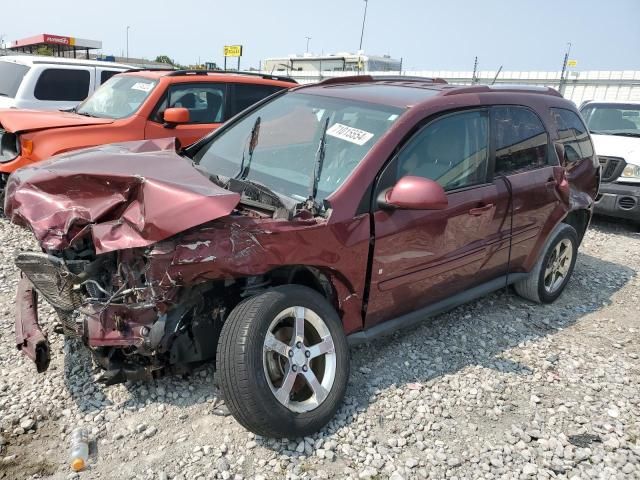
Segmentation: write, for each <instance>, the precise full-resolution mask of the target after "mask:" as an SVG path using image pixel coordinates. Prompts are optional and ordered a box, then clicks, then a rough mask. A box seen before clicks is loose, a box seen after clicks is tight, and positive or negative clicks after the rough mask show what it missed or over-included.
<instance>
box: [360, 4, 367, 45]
mask: <svg viewBox="0 0 640 480" xmlns="http://www.w3.org/2000/svg"><path fill="white" fill-rule="evenodd" d="M368 5H369V0H364V17H363V18H362V32H361V33H360V48H359V49H358V50H362V39H363V38H364V24H365V22H366V21H367V6H368Z"/></svg>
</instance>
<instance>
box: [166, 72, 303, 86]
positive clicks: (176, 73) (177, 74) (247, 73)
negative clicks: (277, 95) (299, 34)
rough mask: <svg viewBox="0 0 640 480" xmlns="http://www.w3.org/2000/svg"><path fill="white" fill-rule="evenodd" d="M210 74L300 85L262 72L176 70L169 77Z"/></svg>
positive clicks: (291, 80) (291, 79) (288, 79)
mask: <svg viewBox="0 0 640 480" xmlns="http://www.w3.org/2000/svg"><path fill="white" fill-rule="evenodd" d="M210 73H218V74H234V75H251V76H253V77H260V78H264V79H265V80H278V81H280V82H289V83H298V82H297V81H296V80H294V79H293V78H291V77H281V76H279V75H269V74H266V73H260V72H242V71H237V70H195V69H194V70H174V71H172V72H171V73H170V74H169V75H167V76H169V77H179V76H183V75H208V74H210Z"/></svg>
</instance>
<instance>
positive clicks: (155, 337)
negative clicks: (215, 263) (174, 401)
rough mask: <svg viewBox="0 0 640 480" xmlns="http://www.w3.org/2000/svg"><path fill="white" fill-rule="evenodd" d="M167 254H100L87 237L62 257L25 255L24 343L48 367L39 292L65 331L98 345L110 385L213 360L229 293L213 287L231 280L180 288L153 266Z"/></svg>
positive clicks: (19, 319) (20, 262) (20, 337)
mask: <svg viewBox="0 0 640 480" xmlns="http://www.w3.org/2000/svg"><path fill="white" fill-rule="evenodd" d="M164 255H165V252H164V251H163V249H162V244H159V245H157V246H154V247H150V248H144V249H142V248H140V249H128V250H121V251H116V252H110V253H106V254H101V255H96V254H95V252H94V251H93V249H92V248H91V245H90V243H89V242H88V241H85V242H83V243H82V244H81V245H78V246H75V247H74V248H68V249H65V250H64V251H62V252H60V253H55V254H52V253H37V252H22V253H19V254H18V256H17V257H16V265H17V266H18V267H19V268H20V270H21V275H22V278H21V281H20V284H19V288H18V294H17V296H18V298H17V303H18V315H17V316H16V342H17V344H18V348H19V349H21V350H22V351H23V352H24V353H25V354H27V355H28V356H29V357H30V358H32V359H33V360H34V361H35V362H36V366H37V368H38V371H44V370H46V368H47V366H48V363H49V347H48V344H47V340H46V337H45V336H44V335H43V334H42V331H41V329H40V327H39V325H38V322H37V308H38V306H37V295H38V293H39V294H40V295H42V296H43V297H44V298H45V300H46V301H47V302H48V303H49V304H51V306H52V307H53V308H54V309H55V311H56V312H57V314H58V317H59V319H60V323H61V330H62V332H63V333H64V335H66V336H68V337H73V338H78V339H80V340H81V341H82V342H83V343H84V344H85V345H86V346H87V347H89V348H90V349H91V351H92V354H93V357H94V360H95V362H96V363H97V364H98V365H99V366H100V367H102V368H103V369H104V370H105V372H104V374H103V381H104V382H106V383H108V384H112V383H119V382H122V381H125V380H144V379H150V378H153V377H154V376H158V375H160V374H162V373H164V372H166V371H173V372H176V371H177V372H180V371H186V370H187V369H189V368H190V367H191V366H192V365H194V364H197V363H198V362H200V361H204V360H207V359H210V358H212V357H213V356H215V348H216V341H215V340H216V339H217V336H218V333H219V329H220V328H221V324H222V318H223V315H224V312H225V310H226V308H225V306H224V305H223V303H222V300H216V299H221V298H224V295H222V294H221V293H222V292H215V291H214V290H215V289H216V288H218V287H219V288H221V289H222V288H223V287H224V285H218V284H217V283H216V282H209V283H207V284H203V285H200V286H194V287H191V288H186V287H182V288H181V287H179V286H178V285H177V284H176V282H174V281H172V280H171V279H170V278H168V277H167V276H166V275H159V276H158V277H156V276H155V275H154V274H155V273H156V272H154V267H153V265H154V263H155V262H159V263H163V260H164V259H163V257H164ZM34 287H35V288H34ZM36 292H38V293H36ZM178 292H180V294H179V302H176V299H177V296H178ZM226 296H227V298H228V297H229V292H226Z"/></svg>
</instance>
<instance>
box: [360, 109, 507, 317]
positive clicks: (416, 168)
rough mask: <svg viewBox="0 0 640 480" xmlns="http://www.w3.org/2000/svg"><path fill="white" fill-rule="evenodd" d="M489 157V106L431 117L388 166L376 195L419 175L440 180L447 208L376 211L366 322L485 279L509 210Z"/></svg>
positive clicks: (389, 315)
mask: <svg viewBox="0 0 640 480" xmlns="http://www.w3.org/2000/svg"><path fill="white" fill-rule="evenodd" d="M490 158H491V155H490V143H489V114H488V110H487V109H477V110H469V111H463V112H457V113H453V114H449V115H446V116H443V117H439V118H437V119H435V120H433V121H431V122H430V123H428V124H427V125H426V126H424V127H423V128H422V129H421V130H420V131H419V132H418V133H417V134H415V135H414V137H413V138H412V139H410V140H409V142H408V143H407V144H406V145H405V146H404V147H403V148H402V150H401V151H400V152H399V153H398V155H397V156H396V157H395V158H394V159H393V160H392V161H391V162H390V163H389V165H388V166H387V167H386V169H385V171H384V172H383V174H382V175H381V179H380V182H379V185H378V186H377V189H376V192H377V194H378V193H380V192H383V191H384V190H385V189H386V188H389V187H391V186H392V185H394V184H395V182H396V181H397V180H398V179H400V178H401V177H403V176H406V175H414V176H421V177H426V178H430V179H432V180H435V181H437V182H438V183H440V184H441V185H442V186H443V188H444V189H445V191H446V192H447V197H448V202H449V206H448V208H446V209H445V210H434V211H427V210H399V209H398V210H381V209H377V210H375V211H374V212H373V218H374V231H375V246H374V255H373V260H372V270H371V287H370V295H369V303H368V306H367V318H366V326H367V328H368V327H370V326H372V325H375V324H377V323H379V322H381V321H384V320H388V319H390V318H393V317H397V316H399V315H402V314H405V313H408V312H410V311H413V310H416V309H418V308H421V307H424V306H426V305H429V304H431V303H434V302H436V301H437V300H441V299H443V298H445V297H448V296H451V295H453V294H456V293H459V292H461V291H463V290H465V289H466V288H469V287H471V286H474V285H476V284H478V283H481V282H482V280H483V278H482V277H481V276H479V272H481V271H482V269H483V265H484V264H485V262H486V260H487V255H488V249H487V244H488V243H489V242H492V241H494V240H495V239H496V238H497V237H498V236H499V234H500V230H501V226H502V223H503V221H504V214H505V212H504V210H502V211H501V210H499V209H498V208H497V203H498V194H499V191H498V188H497V187H496V185H495V184H492V183H489V181H488V178H489V177H488V172H489V170H490V166H489V164H490ZM374 208H375V207H374Z"/></svg>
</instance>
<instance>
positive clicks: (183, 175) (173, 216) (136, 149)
mask: <svg viewBox="0 0 640 480" xmlns="http://www.w3.org/2000/svg"><path fill="white" fill-rule="evenodd" d="M239 201H240V195H239V194H237V193H233V192H230V191H229V190H225V189H224V188H222V187H219V186H217V185H215V184H214V183H212V182H211V181H209V180H208V179H207V178H206V177H204V176H203V175H202V174H201V173H199V172H198V171H197V170H196V169H195V168H194V167H193V165H192V163H191V161H190V160H188V159H186V158H184V157H181V156H180V155H178V154H177V153H176V151H175V139H173V138H168V139H161V140H145V141H136V142H126V143H120V144H112V145H103V146H100V147H95V148H90V149H85V150H78V151H75V152H71V153H68V154H63V155H59V156H57V157H53V158H52V159H51V160H48V161H46V162H41V163H37V164H35V165H34V166H30V167H25V168H21V169H19V170H17V171H16V172H15V173H14V174H13V175H11V177H10V178H9V182H8V184H7V195H6V200H5V213H6V215H7V217H8V218H10V219H11V221H12V222H14V223H16V224H18V225H22V226H26V227H28V228H30V229H31V230H32V231H33V233H34V234H35V236H36V238H37V239H38V242H40V245H41V246H42V248H44V249H45V250H62V249H64V248H66V247H68V246H69V245H70V244H72V243H73V241H74V239H75V238H80V237H84V235H85V234H88V233H89V232H88V231H87V230H90V234H91V235H92V237H93V243H94V246H95V249H96V253H106V252H110V251H113V250H121V249H125V248H134V247H144V246H147V245H150V244H152V243H155V242H159V241H161V240H164V239H166V238H168V237H170V236H172V235H175V234H176V233H179V232H182V231H184V230H186V229H189V228H191V227H195V226H197V225H200V224H202V223H206V222H209V221H211V220H215V219H217V218H220V217H223V216H226V215H229V213H231V211H232V210H233V209H234V207H235V206H236V205H237V204H238V202H239Z"/></svg>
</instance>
